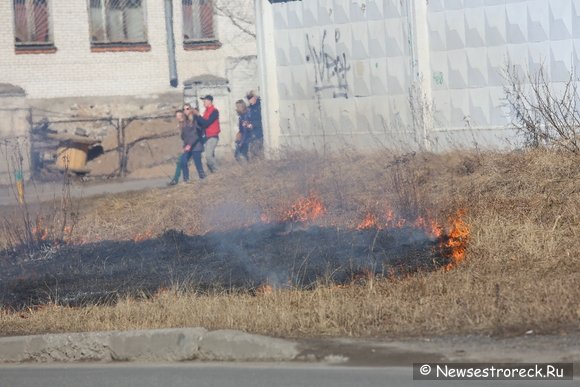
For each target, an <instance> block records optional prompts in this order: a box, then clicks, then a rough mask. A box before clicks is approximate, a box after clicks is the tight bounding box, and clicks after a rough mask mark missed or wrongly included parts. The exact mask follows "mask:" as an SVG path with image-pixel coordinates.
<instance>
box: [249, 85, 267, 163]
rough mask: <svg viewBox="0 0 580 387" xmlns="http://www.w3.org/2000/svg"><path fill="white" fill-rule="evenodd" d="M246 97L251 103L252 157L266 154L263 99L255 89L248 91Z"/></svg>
mask: <svg viewBox="0 0 580 387" xmlns="http://www.w3.org/2000/svg"><path fill="white" fill-rule="evenodd" d="M246 98H247V99H248V102H249V103H250V107H249V112H250V124H249V125H248V129H249V130H250V131H251V133H252V140H251V141H250V153H251V154H252V157H263V156H264V129H263V128H262V100H261V99H260V97H259V96H258V94H257V93H256V92H255V91H254V90H251V91H248V93H247V95H246Z"/></svg>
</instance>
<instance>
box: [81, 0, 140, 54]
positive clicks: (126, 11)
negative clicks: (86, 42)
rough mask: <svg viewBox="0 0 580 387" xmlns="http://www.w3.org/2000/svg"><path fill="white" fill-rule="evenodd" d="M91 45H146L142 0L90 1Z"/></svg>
mask: <svg viewBox="0 0 580 387" xmlns="http://www.w3.org/2000/svg"><path fill="white" fill-rule="evenodd" d="M89 23H90V32H91V43H92V44H95V45H98V44H115V43H146V42H147V27H146V25H145V10H144V7H143V2H142V0H90V5H89Z"/></svg>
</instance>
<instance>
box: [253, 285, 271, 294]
mask: <svg viewBox="0 0 580 387" xmlns="http://www.w3.org/2000/svg"><path fill="white" fill-rule="evenodd" d="M273 291H274V288H273V287H272V285H270V284H269V283H263V284H262V285H260V286H258V287H257V288H256V294H261V295H266V294H272V292H273Z"/></svg>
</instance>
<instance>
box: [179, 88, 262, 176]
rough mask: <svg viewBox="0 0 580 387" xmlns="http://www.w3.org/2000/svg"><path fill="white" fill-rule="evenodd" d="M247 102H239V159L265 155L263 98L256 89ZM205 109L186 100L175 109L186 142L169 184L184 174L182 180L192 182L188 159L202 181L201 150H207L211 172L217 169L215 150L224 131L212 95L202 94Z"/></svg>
mask: <svg viewBox="0 0 580 387" xmlns="http://www.w3.org/2000/svg"><path fill="white" fill-rule="evenodd" d="M246 99H247V100H248V103H247V104H246V102H245V101H244V100H243V99H240V100H238V101H236V112H237V113H238V133H237V134H236V150H235V153H234V156H235V158H236V160H238V161H241V160H246V161H249V160H250V158H259V157H262V155H263V150H264V134H263V129H262V111H261V110H262V107H261V101H260V97H259V96H258V95H257V94H256V92H254V91H250V92H248V93H247V95H246ZM201 100H202V102H203V106H204V112H203V114H201V113H200V112H199V110H198V109H197V108H195V107H192V106H191V104H189V103H186V104H184V105H183V109H180V110H177V111H176V112H175V119H176V120H177V123H178V128H179V130H180V133H181V140H182V141H183V152H182V153H181V154H180V155H179V158H178V160H177V165H176V167H175V174H174V176H173V178H172V179H171V181H170V182H169V185H175V184H177V183H178V182H179V179H180V178H181V176H182V175H183V181H184V182H185V183H189V182H190V179H189V160H190V159H192V158H193V163H194V165H195V169H196V170H197V174H198V176H199V178H200V179H201V180H203V179H205V177H206V173H205V170H204V168H203V163H202V153H205V159H206V164H207V168H208V169H209V171H210V172H211V173H214V172H216V171H217V162H216V156H215V149H216V147H217V145H218V142H219V135H220V132H221V127H220V119H219V111H218V109H217V108H216V107H215V106H214V104H213V96H211V95H206V96H203V97H201Z"/></svg>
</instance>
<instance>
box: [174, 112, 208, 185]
mask: <svg viewBox="0 0 580 387" xmlns="http://www.w3.org/2000/svg"><path fill="white" fill-rule="evenodd" d="M175 119H176V120H177V123H178V128H179V130H180V132H181V139H182V140H183V153H182V154H181V155H180V156H179V159H178V160H177V165H176V166H175V175H174V176H173V179H172V180H171V181H170V182H169V185H175V184H177V183H178V182H179V177H180V176H181V172H183V181H184V182H186V183H187V182H189V166H188V163H189V159H190V158H192V157H193V162H194V164H195V168H196V169H197V173H198V175H199V178H200V179H204V178H205V172H204V170H203V164H202V162H201V153H202V152H203V142H202V137H201V133H200V129H199V127H198V126H197V124H196V122H195V121H192V120H190V119H188V115H187V114H186V113H184V111H183V110H177V111H176V112H175Z"/></svg>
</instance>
